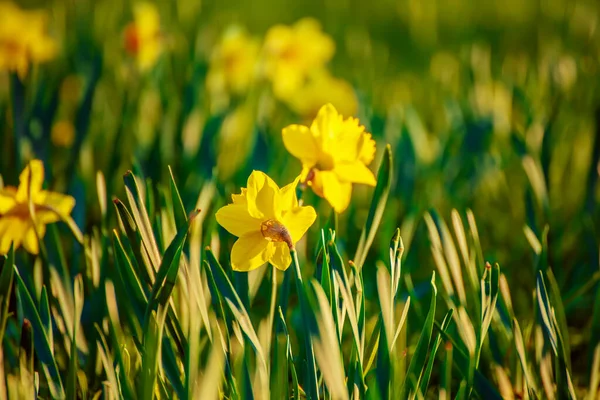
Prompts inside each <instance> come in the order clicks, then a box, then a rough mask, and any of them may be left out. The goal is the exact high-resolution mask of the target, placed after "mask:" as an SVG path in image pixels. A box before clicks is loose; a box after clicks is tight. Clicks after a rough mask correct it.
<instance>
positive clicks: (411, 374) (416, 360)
mask: <svg viewBox="0 0 600 400" xmlns="http://www.w3.org/2000/svg"><path fill="white" fill-rule="evenodd" d="M436 300H437V287H436V286H435V272H434V273H433V274H432V277H431V301H430V303H429V312H428V313H427V317H426V318H425V323H424V324H423V329H422V330H421V336H420V337H419V341H418V343H417V348H416V349H415V352H414V354H413V356H412V358H411V359H410V363H409V364H408V370H407V373H406V379H405V380H404V384H403V385H402V389H401V396H400V398H406V396H407V394H414V393H416V391H417V390H418V388H419V378H420V375H421V369H422V368H423V367H424V366H425V360H426V359H427V355H428V351H429V343H430V342H431V335H432V333H433V323H434V320H435V304H436Z"/></svg>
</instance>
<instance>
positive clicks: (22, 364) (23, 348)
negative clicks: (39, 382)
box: [0, 319, 36, 399]
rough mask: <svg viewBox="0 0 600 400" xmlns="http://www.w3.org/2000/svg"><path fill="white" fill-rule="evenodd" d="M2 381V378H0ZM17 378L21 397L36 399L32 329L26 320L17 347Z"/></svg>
mask: <svg viewBox="0 0 600 400" xmlns="http://www.w3.org/2000/svg"><path fill="white" fill-rule="evenodd" d="M0 378H1V379H4V377H3V376H2V377H0ZM19 378H20V381H21V382H20V383H21V390H25V391H27V393H26V394H25V393H23V392H21V393H20V394H21V396H22V397H24V398H30V399H33V398H36V390H35V387H36V385H35V370H34V369H33V328H32V326H31V322H29V320H28V319H24V320H23V326H22V328H21V343H20V346H19Z"/></svg>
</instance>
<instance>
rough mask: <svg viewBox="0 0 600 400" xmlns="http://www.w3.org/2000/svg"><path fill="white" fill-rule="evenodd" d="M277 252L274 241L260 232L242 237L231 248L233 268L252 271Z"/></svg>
mask: <svg viewBox="0 0 600 400" xmlns="http://www.w3.org/2000/svg"><path fill="white" fill-rule="evenodd" d="M274 252H275V247H274V246H273V243H272V242H270V241H268V240H267V239H265V238H264V237H263V235H262V234H261V233H260V232H256V233H251V234H248V235H246V236H242V237H240V238H239V239H238V240H237V241H236V242H235V243H234V245H233V248H232V249H231V268H233V269H234V270H235V271H245V272H247V271H251V270H253V269H256V268H258V267H260V266H261V265H263V264H264V263H266V262H267V261H269V260H270V259H271V257H272V256H273V253H274Z"/></svg>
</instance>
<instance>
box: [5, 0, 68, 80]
mask: <svg viewBox="0 0 600 400" xmlns="http://www.w3.org/2000/svg"><path fill="white" fill-rule="evenodd" d="M46 24H47V15H46V13H45V12H44V11H37V10H36V11H27V10H22V9H20V8H19V7H17V6H16V5H14V4H12V3H5V2H0V70H7V71H12V72H16V73H17V74H18V75H19V78H21V79H24V78H25V76H26V75H27V72H28V71H29V65H30V64H35V63H40V62H44V61H48V60H50V59H52V58H53V57H54V56H55V54H56V50H57V46H56V42H55V41H54V40H53V39H52V38H51V37H49V36H48V34H47V32H46V28H47V27H46Z"/></svg>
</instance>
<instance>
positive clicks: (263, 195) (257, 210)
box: [246, 171, 280, 219]
mask: <svg viewBox="0 0 600 400" xmlns="http://www.w3.org/2000/svg"><path fill="white" fill-rule="evenodd" d="M246 193H247V196H246V199H247V201H248V212H249V213H250V215H252V216H253V217H254V218H259V219H271V218H275V217H276V215H277V214H278V210H279V207H280V204H279V186H277V184H276V183H275V182H274V181H273V179H271V178H269V177H268V176H267V175H266V174H265V173H264V172H261V171H252V174H250V177H249V178H248V191H247V192H246Z"/></svg>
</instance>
